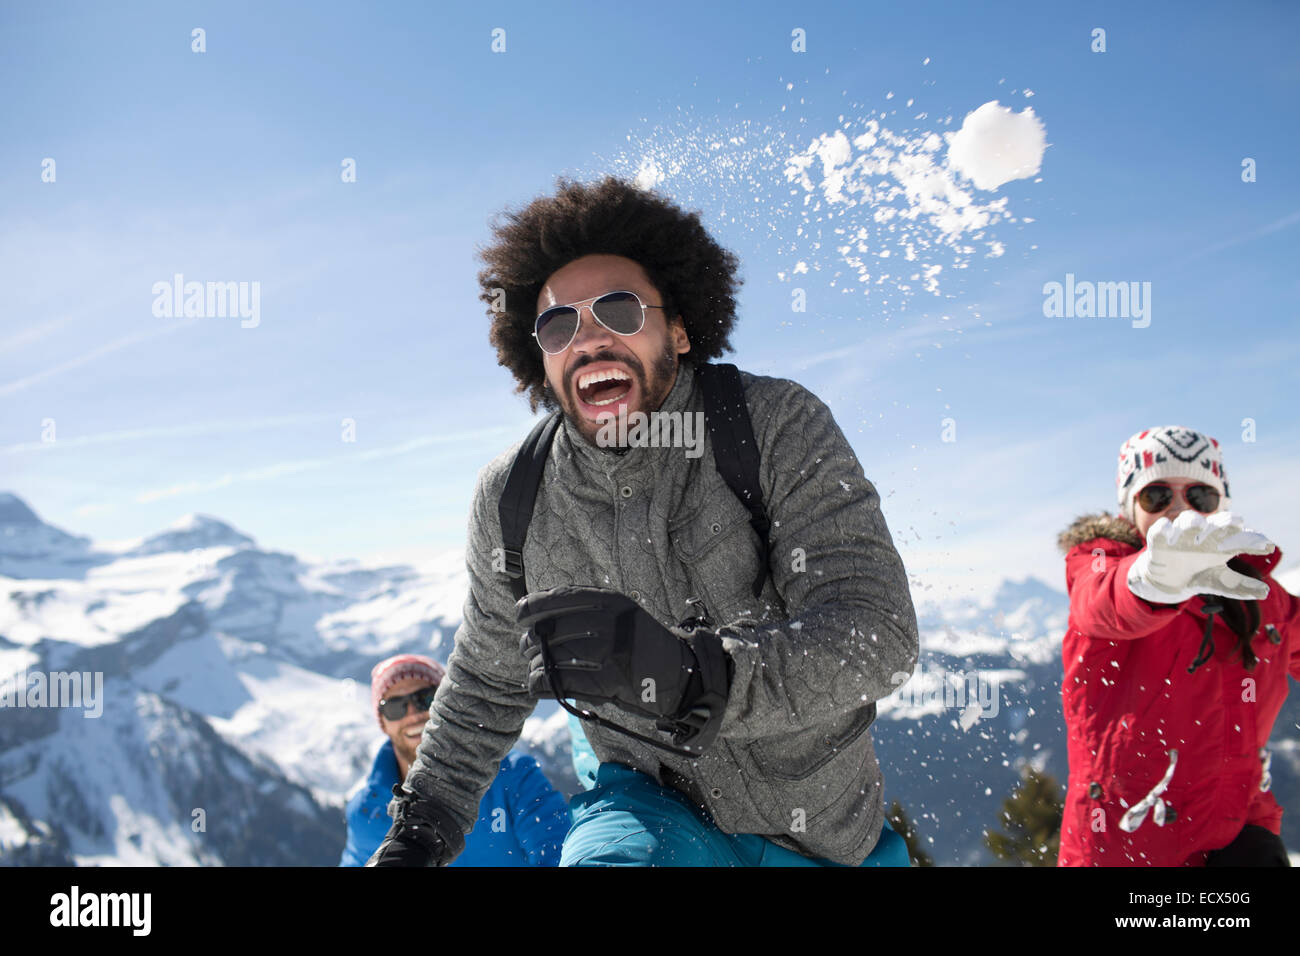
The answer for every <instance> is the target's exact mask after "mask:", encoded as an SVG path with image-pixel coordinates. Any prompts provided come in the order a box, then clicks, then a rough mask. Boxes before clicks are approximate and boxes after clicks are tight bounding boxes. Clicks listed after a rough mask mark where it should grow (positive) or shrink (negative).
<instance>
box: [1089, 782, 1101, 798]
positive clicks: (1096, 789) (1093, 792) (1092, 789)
mask: <svg viewBox="0 0 1300 956" xmlns="http://www.w3.org/2000/svg"><path fill="white" fill-rule="evenodd" d="M1088 796H1090V797H1092V799H1094V800H1100V799H1101V784H1099V783H1095V782H1094V783H1090V784H1088Z"/></svg>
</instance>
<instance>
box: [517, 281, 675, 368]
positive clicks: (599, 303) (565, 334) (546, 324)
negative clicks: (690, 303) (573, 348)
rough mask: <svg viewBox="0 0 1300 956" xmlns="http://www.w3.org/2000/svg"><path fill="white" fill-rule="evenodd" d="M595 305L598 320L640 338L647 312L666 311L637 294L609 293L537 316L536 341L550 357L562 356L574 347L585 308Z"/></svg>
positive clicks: (617, 330)
mask: <svg viewBox="0 0 1300 956" xmlns="http://www.w3.org/2000/svg"><path fill="white" fill-rule="evenodd" d="M588 302H590V303H591V314H592V315H594V316H595V317H596V321H597V322H599V323H600V324H601V325H603V326H604V327H605V328H607V329H609V330H610V331H611V332H614V333H616V334H618V335H636V334H637V333H638V332H640V331H641V329H642V328H644V327H645V310H646V309H662V308H664V307H663V306H662V305H646V304H645V303H644V302H642V301H641V299H640V297H639V296H638V295H637V294H636V293H635V292H606V293H605V294H604V295H601V296H595V297H593V298H591V299H584V300H583V301H582V302H575V303H573V304H572V305H554V306H551V308H549V309H547V310H546V311H545V312H543V313H542V314H541V315H539V316H538V317H537V321H536V323H534V325H533V338H535V339H537V344H538V345H540V346H541V348H542V351H543V352H545V353H546V354H548V355H559V354H560V353H561V352H563V351H564V350H565V349H567V348H568V347H569V345H570V344H572V342H573V339H574V337H575V336H577V334H578V320H579V318H580V317H581V315H582V312H581V307H582V306H583V305H586V304H587V303H588Z"/></svg>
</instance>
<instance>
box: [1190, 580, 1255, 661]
mask: <svg viewBox="0 0 1300 956" xmlns="http://www.w3.org/2000/svg"><path fill="white" fill-rule="evenodd" d="M1228 567H1229V568H1231V569H1232V570H1233V571H1236V572H1237V573H1238V574H1244V575H1246V577H1249V578H1254V579H1255V580H1257V581H1259V580H1262V579H1263V576H1262V575H1261V574H1260V573H1259V571H1257V570H1256V569H1255V567H1254V565H1251V564H1248V563H1246V562H1245V561H1243V560H1241V558H1239V557H1234V558H1232V559H1231V560H1229V561H1228ZM1201 597H1203V598H1205V599H1206V600H1209V601H1212V602H1214V603H1216V604H1221V605H1223V611H1222V612H1221V614H1220V615H1219V616H1220V617H1222V618H1223V623H1224V624H1226V625H1228V628H1229V630H1231V631H1232V633H1234V634H1236V635H1237V646H1236V647H1235V648H1234V651H1235V652H1236V653H1238V654H1240V655H1241V663H1242V664H1243V665H1245V668H1246V670H1248V671H1253V670H1254V669H1255V664H1256V663H1258V660H1257V658H1256V657H1255V651H1254V649H1253V648H1252V647H1251V646H1250V642H1251V640H1252V639H1254V637H1255V635H1256V634H1257V633H1258V632H1259V623H1260V615H1259V602H1258V601H1243V600H1238V599H1237V598H1226V597H1219V596H1217V595H1213V594H1203V595H1201Z"/></svg>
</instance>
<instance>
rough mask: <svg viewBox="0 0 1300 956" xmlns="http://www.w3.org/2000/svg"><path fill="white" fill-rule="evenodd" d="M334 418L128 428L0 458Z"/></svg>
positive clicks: (17, 448)
mask: <svg viewBox="0 0 1300 956" xmlns="http://www.w3.org/2000/svg"><path fill="white" fill-rule="evenodd" d="M337 417H338V416H336V415H334V414H321V413H317V414H313V415H280V416H278V417H274V418H259V419H244V420H240V421H236V420H231V421H215V422H195V423H193V424H188V425H161V426H158V427H155V428H131V429H126V430H124V431H117V432H105V433H103V434H101V435H77V436H75V437H72V438H60V439H59V440H58V441H53V442H42V441H28V442H19V443H18V444H16V445H6V446H4V447H0V454H8V455H15V454H20V453H22V452H26V451H50V450H52V449H64V450H67V449H70V448H81V447H84V446H86V445H109V444H116V443H118V442H129V441H148V440H155V439H165V438H194V437H197V436H199V435H213V434H220V433H221V432H245V431H254V430H257V429H261V428H281V427H284V426H289V425H306V424H310V423H311V422H319V421H326V420H330V421H332V420H334V419H335V418H337Z"/></svg>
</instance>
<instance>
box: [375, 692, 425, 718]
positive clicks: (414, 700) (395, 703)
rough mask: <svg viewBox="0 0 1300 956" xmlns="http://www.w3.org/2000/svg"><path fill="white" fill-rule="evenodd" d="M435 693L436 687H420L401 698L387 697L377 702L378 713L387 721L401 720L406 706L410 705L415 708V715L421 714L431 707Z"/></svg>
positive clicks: (404, 714)
mask: <svg viewBox="0 0 1300 956" xmlns="http://www.w3.org/2000/svg"><path fill="white" fill-rule="evenodd" d="M436 693H438V688H437V687H421V688H420V689H419V690H414V691H411V693H409V694H403V695H402V696H401V697H387V698H385V699H384V700H381V701H380V702H379V712H380V713H381V714H383V715H384V716H385V717H387V718H388V719H389V720H401V719H402V718H403V717H405V716H406V705H407V704H408V703H410V704H412V705H414V706H415V712H416V713H417V714H422V713H424V712H425V711H426V710H428V709H429V708H430V707H431V706H432V705H433V695H434V694H436Z"/></svg>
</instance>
